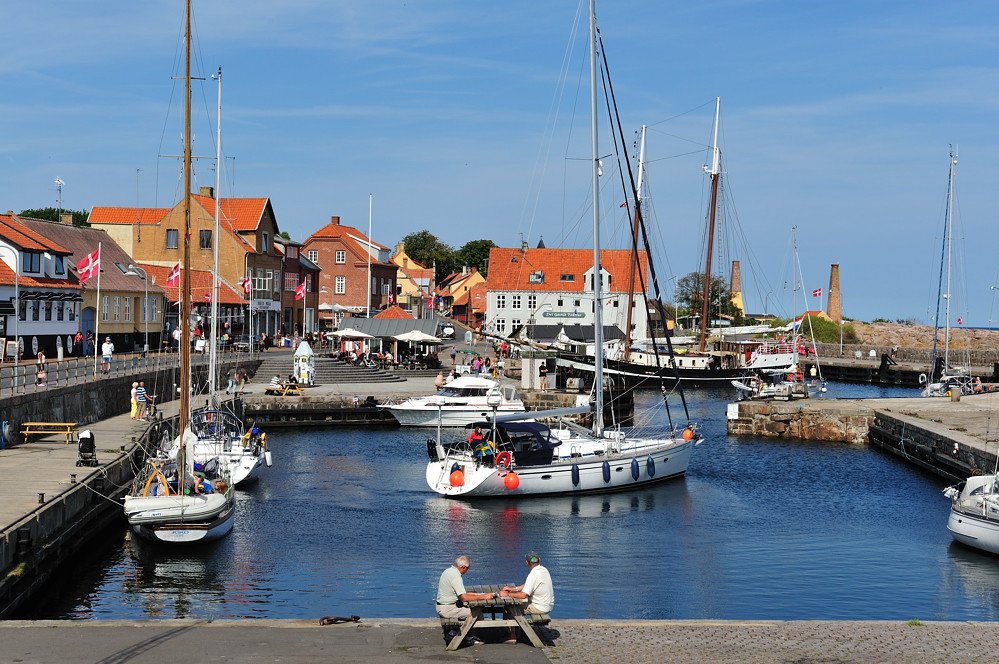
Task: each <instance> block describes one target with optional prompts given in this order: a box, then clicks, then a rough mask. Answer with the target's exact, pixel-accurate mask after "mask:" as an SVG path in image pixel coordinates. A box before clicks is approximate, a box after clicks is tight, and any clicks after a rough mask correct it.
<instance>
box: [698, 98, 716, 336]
mask: <svg viewBox="0 0 999 664" xmlns="http://www.w3.org/2000/svg"><path fill="white" fill-rule="evenodd" d="M720 114H721V97H715V137H714V147H713V148H712V149H711V152H712V157H711V170H708V169H707V168H705V169H704V170H705V171H707V173H708V175H710V176H711V203H710V208H709V211H708V251H707V260H706V261H705V262H704V294H703V297H704V301H703V302H702V303H701V345H700V351H701V352H702V353H703V352H704V347H705V345H706V344H707V341H708V314H709V313H710V309H711V297H710V296H711V253H712V250H713V249H714V244H715V214H716V212H717V209H718V180H719V179H720V178H721V150H719V149H718V117H719V115H720Z"/></svg>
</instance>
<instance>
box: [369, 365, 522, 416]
mask: <svg viewBox="0 0 999 664" xmlns="http://www.w3.org/2000/svg"><path fill="white" fill-rule="evenodd" d="M490 396H492V399H493V400H495V399H496V398H497V397H498V398H499V400H498V401H496V402H495V403H493V402H492V401H490ZM378 407H379V408H384V409H385V410H388V411H389V412H390V413H392V416H393V417H395V419H396V420H398V421H399V424H401V425H403V426H407V427H432V426H438V425H440V426H444V427H463V426H466V425H468V424H471V423H473V422H481V421H482V420H484V419H486V418H487V417H491V416H492V415H494V414H501V415H502V414H507V413H522V412H524V410H525V409H524V402H523V401H521V400H520V396H519V395H518V394H517V390H516V388H514V387H513V386H512V385H503V384H502V383H500V382H499V381H497V380H493V379H492V378H486V377H484V376H475V375H470V374H465V375H462V376H459V377H457V378H455V379H454V380H452V381H451V382H449V383H445V385H444V386H443V387H441V389H440V390H438V391H437V392H435V393H434V394H428V395H426V396H419V397H411V398H409V399H406V400H405V401H403V402H401V403H397V404H384V405H379V406H378ZM494 407H495V411H494V410H493V408H494Z"/></svg>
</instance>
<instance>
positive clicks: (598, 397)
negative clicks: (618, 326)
mask: <svg viewBox="0 0 999 664" xmlns="http://www.w3.org/2000/svg"><path fill="white" fill-rule="evenodd" d="M595 2H596V0H590V157H591V159H592V162H593V164H592V171H593V176H592V177H593V366H594V372H593V394H594V409H595V410H594V413H593V433H594V434H596V435H597V436H598V437H599V436H602V435H603V430H604V366H603V364H604V359H603V349H604V322H603V316H602V312H601V310H600V308H601V306H602V305H603V302H602V301H601V298H602V295H601V293H600V286H601V281H602V280H603V278H602V276H601V268H600V156H599V153H598V149H597V15H596V7H595Z"/></svg>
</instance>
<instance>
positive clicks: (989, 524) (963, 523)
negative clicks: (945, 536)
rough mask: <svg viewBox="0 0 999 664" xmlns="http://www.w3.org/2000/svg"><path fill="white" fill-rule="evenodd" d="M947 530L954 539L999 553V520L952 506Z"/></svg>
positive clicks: (983, 549)
mask: <svg viewBox="0 0 999 664" xmlns="http://www.w3.org/2000/svg"><path fill="white" fill-rule="evenodd" d="M947 530H949V531H950V535H951V537H953V538H954V541H956V542H960V543H961V544H964V545H966V546H971V547H974V548H976V549H981V550H982V551H987V552H989V553H993V554H996V555H999V520H997V519H995V518H988V517H984V516H981V515H975V514H969V513H968V512H965V511H962V510H959V509H955V508H952V509H951V511H950V518H949V519H948V520H947Z"/></svg>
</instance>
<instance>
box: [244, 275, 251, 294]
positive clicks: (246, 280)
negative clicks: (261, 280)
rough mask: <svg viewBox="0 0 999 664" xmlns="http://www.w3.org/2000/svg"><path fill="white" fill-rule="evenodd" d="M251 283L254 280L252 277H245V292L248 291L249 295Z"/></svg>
mask: <svg viewBox="0 0 999 664" xmlns="http://www.w3.org/2000/svg"><path fill="white" fill-rule="evenodd" d="M251 284H252V281H251V278H250V277H247V278H246V279H243V292H244V293H246V294H247V295H249V294H250V288H251Z"/></svg>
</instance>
